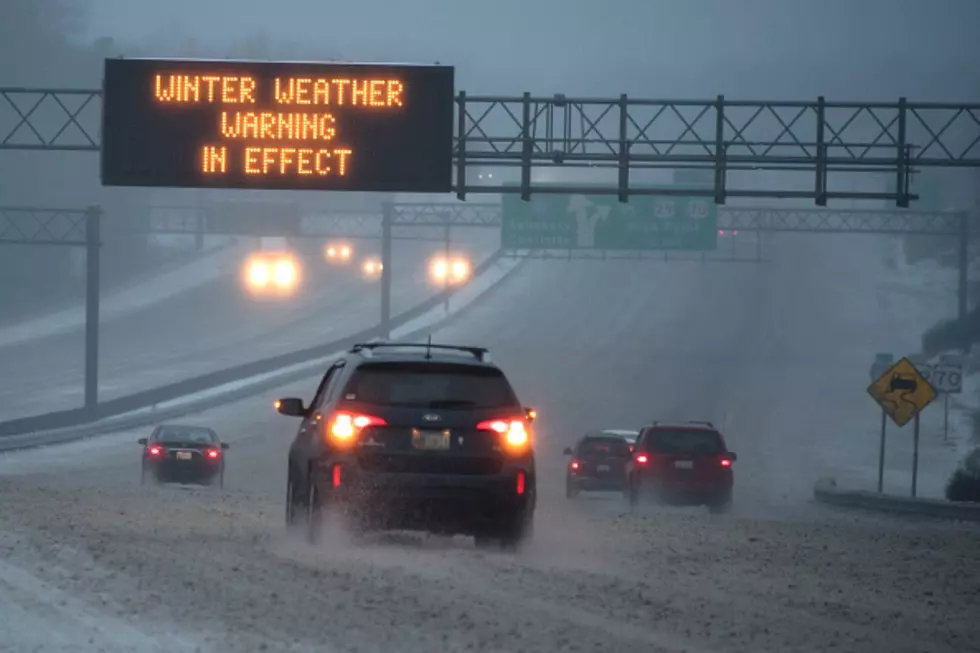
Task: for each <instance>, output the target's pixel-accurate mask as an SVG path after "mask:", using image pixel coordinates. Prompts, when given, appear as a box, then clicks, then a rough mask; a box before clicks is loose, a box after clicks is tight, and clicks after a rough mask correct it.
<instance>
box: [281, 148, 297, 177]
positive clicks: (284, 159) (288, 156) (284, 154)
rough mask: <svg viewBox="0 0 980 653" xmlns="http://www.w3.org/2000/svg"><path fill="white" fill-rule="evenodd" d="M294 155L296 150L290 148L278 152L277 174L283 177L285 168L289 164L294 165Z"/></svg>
mask: <svg viewBox="0 0 980 653" xmlns="http://www.w3.org/2000/svg"><path fill="white" fill-rule="evenodd" d="M294 154H296V150H295V149H294V148H292V147H284V148H282V149H280V150H279V174H281V175H285V174H286V168H288V167H289V166H290V164H293V163H296V160H295V159H294V158H293V155H294Z"/></svg>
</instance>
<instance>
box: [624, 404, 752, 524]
mask: <svg viewBox="0 0 980 653" xmlns="http://www.w3.org/2000/svg"><path fill="white" fill-rule="evenodd" d="M735 460H736V456H735V454H734V453H733V452H731V451H729V450H728V445H726V444H725V438H724V437H722V435H721V433H720V432H718V430H717V429H716V428H715V427H714V426H713V425H712V424H711V423H710V422H691V423H687V424H659V423H654V424H653V425H651V426H647V427H645V428H644V429H643V430H642V431H640V435H639V437H638V438H637V441H636V450H635V451H634V452H633V457H632V460H630V462H629V463H628V464H627V466H626V477H627V478H626V484H627V490H626V492H627V496H628V498H629V502H630V506H631V507H633V506H636V505H638V504H639V503H641V502H644V501H648V500H649V501H653V502H656V503H662V504H672V505H706V506H708V508H709V509H711V511H712V512H724V511H727V510H728V509H729V508H730V507H731V504H732V487H733V485H734V473H733V470H732V465H733V463H734V462H735Z"/></svg>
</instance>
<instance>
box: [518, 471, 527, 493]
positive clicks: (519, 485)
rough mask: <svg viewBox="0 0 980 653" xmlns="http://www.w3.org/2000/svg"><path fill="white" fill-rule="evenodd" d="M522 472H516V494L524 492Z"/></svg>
mask: <svg viewBox="0 0 980 653" xmlns="http://www.w3.org/2000/svg"><path fill="white" fill-rule="evenodd" d="M524 483H525V481H524V472H517V488H516V489H517V494H518V496H520V495H522V494H524V489H525V488H524Z"/></svg>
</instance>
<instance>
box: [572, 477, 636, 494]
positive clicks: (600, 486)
mask: <svg viewBox="0 0 980 653" xmlns="http://www.w3.org/2000/svg"><path fill="white" fill-rule="evenodd" d="M567 482H568V484H569V485H570V486H571V487H574V488H576V489H578V490H581V491H582V492H621V491H623V490H625V489H626V474H623V475H622V476H569V477H568V480H567Z"/></svg>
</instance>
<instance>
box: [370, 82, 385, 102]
mask: <svg viewBox="0 0 980 653" xmlns="http://www.w3.org/2000/svg"><path fill="white" fill-rule="evenodd" d="M368 84H369V85H370V87H371V89H370V91H368V104H370V105H371V106H372V107H383V106H385V89H384V87H385V83H384V82H383V81H381V80H380V79H372V80H371V81H370V82H368Z"/></svg>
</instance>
